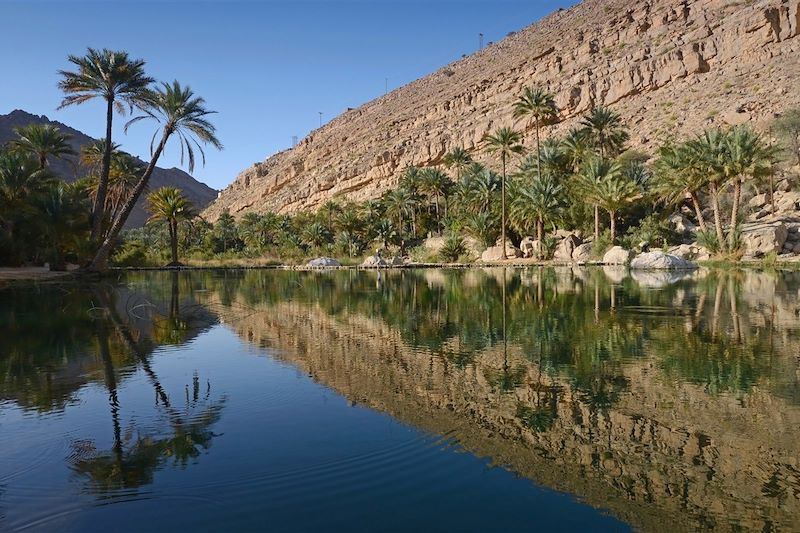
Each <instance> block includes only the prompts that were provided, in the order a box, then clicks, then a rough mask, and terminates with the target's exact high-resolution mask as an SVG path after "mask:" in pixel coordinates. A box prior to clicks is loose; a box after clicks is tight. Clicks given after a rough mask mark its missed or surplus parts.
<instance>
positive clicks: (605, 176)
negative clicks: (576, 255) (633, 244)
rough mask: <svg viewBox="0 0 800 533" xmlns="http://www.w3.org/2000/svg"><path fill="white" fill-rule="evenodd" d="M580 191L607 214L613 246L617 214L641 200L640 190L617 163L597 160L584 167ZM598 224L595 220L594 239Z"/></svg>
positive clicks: (597, 231) (596, 234) (597, 234)
mask: <svg viewBox="0 0 800 533" xmlns="http://www.w3.org/2000/svg"><path fill="white" fill-rule="evenodd" d="M581 190H582V191H583V192H584V194H585V195H586V197H587V198H590V199H591V200H592V201H593V202H594V203H595V205H597V206H599V207H602V208H603V209H605V210H606V211H607V212H608V216H609V218H610V222H611V225H610V229H611V243H612V244H613V243H614V240H615V239H616V236H617V213H618V212H619V210H620V209H622V208H623V207H625V206H626V205H628V204H630V203H631V202H633V201H634V200H637V199H638V198H641V196H642V192H641V189H639V187H638V186H637V184H636V182H634V181H633V180H631V179H629V178H628V177H627V176H626V175H625V173H624V172H623V170H622V168H621V167H620V165H619V163H616V162H613V161H610V160H607V159H600V158H597V159H594V160H592V161H591V162H589V163H588V164H587V165H586V168H585V169H584V174H583V176H582V182H581ZM599 222H600V221H599V219H598V218H596V219H595V230H594V231H595V238H598V237H599V234H600V229H599Z"/></svg>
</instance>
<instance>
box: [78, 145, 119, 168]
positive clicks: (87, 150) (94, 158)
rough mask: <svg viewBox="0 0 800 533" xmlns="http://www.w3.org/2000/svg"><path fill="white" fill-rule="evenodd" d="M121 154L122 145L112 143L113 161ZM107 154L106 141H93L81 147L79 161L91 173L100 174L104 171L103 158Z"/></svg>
mask: <svg viewBox="0 0 800 533" xmlns="http://www.w3.org/2000/svg"><path fill="white" fill-rule="evenodd" d="M119 152H120V145H119V144H117V143H111V160H112V161H113V160H114V156H115V155H116V154H118V153H119ZM105 154H106V143H105V141H93V142H90V143H87V144H84V145H83V146H81V150H80V156H79V159H78V161H79V162H80V164H81V165H83V166H84V167H86V168H87V169H88V170H89V171H90V172H93V173H97V174H100V173H101V172H102V169H103V158H104V157H105Z"/></svg>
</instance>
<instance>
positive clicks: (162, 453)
mask: <svg viewBox="0 0 800 533" xmlns="http://www.w3.org/2000/svg"><path fill="white" fill-rule="evenodd" d="M799 315H800V274H796V273H784V274H780V275H777V274H768V273H757V272H751V271H698V272H692V273H686V274H681V275H672V274H663V275H662V274H647V275H645V274H634V275H631V274H630V273H628V272H627V271H625V270H624V269H608V268H603V269H601V268H597V269H574V270H573V269H568V268H564V269H553V268H531V269H526V270H506V269H487V270H468V271H460V270H454V271H443V270H429V271H398V272H353V271H345V272H330V273H324V274H319V273H309V272H275V271H247V272H234V271H228V272H221V273H210V272H203V273H191V274H189V273H183V274H177V273H146V274H144V273H143V274H130V275H128V276H125V277H124V278H123V279H121V280H120V282H119V283H108V284H101V285H59V284H56V285H45V286H33V287H31V286H18V287H12V288H11V289H7V290H6V291H4V292H3V293H2V294H0V320H2V323H3V324H7V325H8V327H4V328H2V329H0V346H2V347H3V348H2V350H3V353H2V356H0V401H6V402H9V404H13V405H15V406H18V407H19V408H20V409H22V410H23V411H25V412H28V413H40V414H41V413H54V412H63V411H65V410H69V409H71V408H72V407H73V404H74V403H75V402H77V401H78V393H79V392H80V391H81V390H84V389H85V388H87V387H90V386H97V387H102V388H103V390H104V396H105V397H106V398H107V411H106V414H105V415H104V416H106V417H107V420H108V422H107V424H108V426H107V428H108V429H107V432H108V435H109V438H107V439H102V438H96V437H94V438H89V437H82V436H80V435H78V436H76V437H75V438H73V441H72V443H71V451H70V453H69V458H68V461H69V465H70V468H71V471H72V472H73V473H74V475H75V476H76V477H77V478H78V479H79V480H81V484H82V487H83V490H84V491H85V492H86V493H89V494H91V495H94V496H96V497H99V498H104V499H105V498H127V497H130V496H131V495H132V494H135V493H136V491H137V490H138V489H140V488H141V487H143V486H144V485H148V484H154V483H157V481H156V476H155V474H156V473H157V472H159V471H161V470H164V469H167V468H173V469H174V468H185V467H187V466H189V465H191V464H192V463H193V462H195V461H196V460H197V459H198V458H199V457H200V456H201V455H202V454H203V453H204V452H206V451H207V450H209V447H210V446H211V444H212V442H213V441H214V440H215V439H216V438H217V436H218V433H217V432H215V427H216V426H218V425H219V422H220V420H221V417H222V416H223V413H224V412H226V411H227V410H229V409H230V407H228V406H227V405H228V404H227V399H228V398H227V396H226V394H227V392H226V393H225V394H223V393H222V392H220V393H217V391H216V388H215V386H214V383H215V375H200V374H199V373H197V372H196V371H195V372H189V373H188V374H187V377H186V378H185V382H181V383H180V389H177V388H176V386H175V384H174V383H173V384H172V386H167V385H165V384H164V381H163V378H162V376H159V372H158V371H157V366H156V365H155V364H154V353H156V352H158V350H159V349H161V348H162V347H169V346H181V345H186V344H187V343H190V342H192V341H193V340H194V339H196V338H197V336H198V335H199V334H200V333H201V332H203V331H206V330H208V328H209V327H211V326H212V325H214V324H217V323H218V322H221V323H223V324H225V325H226V326H227V327H228V328H231V329H232V330H233V331H235V332H236V333H237V334H238V335H239V337H240V338H241V339H243V340H245V341H247V342H248V343H251V344H252V345H254V346H257V347H259V348H268V349H269V352H268V353H271V354H274V356H275V357H277V358H279V359H280V360H282V361H285V362H287V363H290V364H291V365H294V366H295V367H297V368H298V369H300V370H301V371H302V373H303V374H304V375H308V376H311V377H312V378H313V379H314V380H316V381H318V382H320V383H322V384H324V385H325V386H327V387H329V388H331V389H333V390H335V391H337V392H338V393H340V394H341V395H343V396H345V397H346V398H348V399H349V400H350V401H351V402H353V403H354V404H355V403H359V404H364V405H367V406H369V407H372V408H373V409H376V410H379V411H381V412H385V413H388V414H390V415H391V416H392V417H394V418H395V419H397V420H400V421H402V422H405V423H407V424H410V425H412V426H415V427H418V428H421V429H423V430H425V431H430V432H433V433H435V434H438V435H446V436H447V438H448V439H449V440H450V441H452V442H453V443H457V444H458V445H459V446H461V447H463V448H464V449H466V450H469V451H470V452H472V453H474V454H476V455H479V456H482V457H488V458H491V460H492V461H493V462H494V463H495V464H498V465H503V466H505V467H506V468H509V469H511V470H513V471H514V472H516V473H517V474H519V475H520V476H524V477H527V478H529V479H532V480H534V481H535V482H537V483H538V484H541V485H543V486H546V487H552V488H555V489H558V490H562V491H566V492H569V493H571V494H574V495H576V496H577V497H578V498H580V499H582V500H584V501H586V502H588V503H590V504H592V505H594V506H598V507H601V508H605V509H609V510H610V511H611V513H613V514H614V515H615V516H617V517H619V518H621V519H622V520H625V521H627V522H629V523H631V524H633V525H634V526H636V527H637V528H640V529H643V530H652V531H658V530H661V529H663V524H664V523H670V524H673V525H674V529H676V530H680V529H686V530H696V529H737V528H741V529H762V530H772V529H780V528H786V529H792V528H793V527H795V524H796V523H797V521H798V519H800V463H798V457H800V438H798V437H800V429H798V428H800V359H798V354H800V317H799ZM260 353H263V352H260ZM188 365H191V362H189V363H188ZM188 368H189V366H187V369H188ZM136 376H139V377H140V378H141V379H142V380H144V382H145V383H146V385H147V387H148V388H149V391H150V392H149V394H150V397H151V398H152V402H151V404H149V405H148V406H147V409H148V410H149V411H148V412H147V414H146V415H143V414H142V413H143V411H142V410H141V407H137V413H138V416H139V418H135V417H132V416H130V412H131V411H132V409H133V408H132V406H131V405H130V404H126V400H125V397H124V395H121V394H120V389H121V384H123V383H124V382H125V381H126V380H131V379H134V378H135V377H136ZM265 386H268V384H265ZM176 390H180V391H181V394H176V392H175V391H176ZM234 392H235V391H234ZM263 407H264V406H256V408H263ZM1 408H2V404H0V409H1ZM143 421H146V423H143ZM298 423H301V424H302V423H304V421H302V420H301V421H298ZM2 481H3V479H2V478H0V482H2ZM2 492H3V487H2V485H0V520H2V513H3V510H2ZM667 521H668V522H667ZM1 523H2V522H0V524H1Z"/></svg>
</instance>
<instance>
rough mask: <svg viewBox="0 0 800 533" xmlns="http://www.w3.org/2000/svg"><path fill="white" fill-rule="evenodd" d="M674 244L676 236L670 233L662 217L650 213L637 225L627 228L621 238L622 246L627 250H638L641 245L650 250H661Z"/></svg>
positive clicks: (667, 224)
mask: <svg viewBox="0 0 800 533" xmlns="http://www.w3.org/2000/svg"><path fill="white" fill-rule="evenodd" d="M676 242H677V235H675V234H674V233H673V232H672V230H671V229H670V226H669V223H668V222H667V221H666V220H664V218H663V215H660V214H658V213H651V214H649V215H647V216H645V217H644V218H642V219H641V220H640V221H639V223H638V224H637V225H635V226H631V227H629V228H628V231H627V232H626V233H625V236H624V237H623V238H622V246H623V247H624V248H627V249H629V250H633V249H636V248H638V247H639V246H641V244H642V243H644V244H646V245H647V246H649V247H650V248H662V247H664V246H666V245H669V244H674V243H676Z"/></svg>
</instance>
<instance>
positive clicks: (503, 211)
mask: <svg viewBox="0 0 800 533" xmlns="http://www.w3.org/2000/svg"><path fill="white" fill-rule="evenodd" d="M501 159H502V160H503V184H502V189H503V191H502V205H501V211H502V216H501V218H502V221H501V225H502V226H501V228H500V230H501V234H502V236H503V238H502V241H501V242H502V246H503V253H502V254H501V255H500V258H501V259H503V260H505V259H508V255H506V154H503V156H502V158H501Z"/></svg>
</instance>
